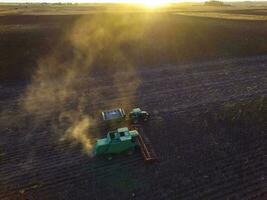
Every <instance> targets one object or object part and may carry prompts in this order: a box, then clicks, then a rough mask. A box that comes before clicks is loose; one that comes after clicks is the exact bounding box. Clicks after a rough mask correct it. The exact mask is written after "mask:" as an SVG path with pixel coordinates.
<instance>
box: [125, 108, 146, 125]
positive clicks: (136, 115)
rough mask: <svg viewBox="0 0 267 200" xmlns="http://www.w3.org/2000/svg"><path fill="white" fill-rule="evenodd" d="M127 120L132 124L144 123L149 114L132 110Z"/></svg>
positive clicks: (136, 109) (139, 110)
mask: <svg viewBox="0 0 267 200" xmlns="http://www.w3.org/2000/svg"><path fill="white" fill-rule="evenodd" d="M129 118H130V120H131V121H132V122H133V123H138V122H144V121H147V120H148V119H149V114H148V112H146V111H143V110H141V109H140V108H134V109H133V110H132V111H131V112H130V114H129Z"/></svg>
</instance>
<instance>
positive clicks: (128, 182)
mask: <svg viewBox="0 0 267 200" xmlns="http://www.w3.org/2000/svg"><path fill="white" fill-rule="evenodd" d="M137 73H138V75H139V77H140V79H141V84H140V86H139V87H138V90H137V91H136V92H135V93H134V94H128V93H127V87H129V85H127V84H125V85H124V87H125V90H124V92H123V93H122V95H120V97H119V98H129V95H131V98H132V99H134V102H135V103H134V105H137V106H140V107H141V108H143V109H144V110H147V111H148V112H149V113H151V116H152V118H151V120H150V121H149V122H148V124H146V125H144V126H143V128H142V129H143V132H144V134H145V135H146V136H147V137H148V138H149V139H150V141H151V143H152V144H153V146H154V149H155V152H156V153H157V155H158V157H159V159H160V160H159V162H156V163H154V164H150V165H147V164H145V163H144V161H143V158H142V155H141V154H140V152H138V151H136V152H135V153H134V154H133V155H127V156H125V155H122V156H118V157H113V159H112V160H105V159H96V158H90V157H88V156H87V155H86V154H82V153H81V147H80V146H79V145H75V144H72V143H70V142H67V141H59V140H58V139H57V136H55V135H54V134H52V132H51V130H52V127H51V126H52V123H51V119H50V117H51V116H49V115H47V116H46V114H45V113H43V114H40V115H39V119H42V123H39V124H38V126H36V125H35V120H36V119H35V117H36V116H35V117H33V116H31V115H30V114H28V113H20V112H22V111H20V109H17V108H18V105H19V104H20V99H19V98H17V97H18V96H19V95H20V94H21V93H23V91H24V89H25V88H26V87H27V83H24V84H23V82H9V83H5V84H1V85H0V86H1V90H0V96H1V101H0V106H1V108H2V109H5V110H7V111H8V113H9V114H8V113H7V114H6V115H5V116H9V117H10V120H12V119H11V118H12V116H20V117H18V118H17V119H18V120H17V121H15V122H12V126H10V127H7V125H6V124H4V125H3V124H1V135H0V147H1V149H0V166H1V167H0V199H6V200H12V199H214V200H215V199H216V200H218V199H247V200H248V199H250V200H252V199H257V200H259V199H262V200H264V199H266V198H267V196H266V195H267V190H266V180H265V179H266V148H265V146H266V142H267V140H266V130H267V129H266V128H267V126H266V120H267V100H266V98H267V57H266V56H258V57H249V58H239V59H228V60H221V61H214V62H202V63H198V64H188V65H165V66H161V67H157V68H153V69H148V68H146V67H144V68H142V67H141V68H140V69H138V71H137ZM124 75H125V74H124V72H121V73H120V74H118V76H124ZM84 78H85V79H86V77H84ZM99 78H100V80H101V74H100V76H99V77H98V76H96V77H95V79H97V80H96V81H99ZM88 79H89V78H88ZM90 79H92V77H90ZM88 87H89V86H88ZM112 87H113V86H110V84H109V82H105V81H104V80H103V83H102V84H101V85H100V86H98V87H97V86H96V88H95V90H106V91H110V90H112V89H113V88H112ZM88 89H89V88H88ZM84 95H85V97H86V96H87V97H88V98H90V94H89V93H88V92H87V93H84ZM116 98H118V97H116V96H114V95H112V94H110V95H107V97H106V99H102V102H101V101H99V102H98V103H99V104H102V103H105V104H107V105H108V104H109V102H110V101H112V102H113V101H114V100H116ZM117 100H118V101H119V102H120V100H121V99H117ZM64 106H69V105H64ZM119 106H122V107H123V105H119ZM2 122H3V121H2Z"/></svg>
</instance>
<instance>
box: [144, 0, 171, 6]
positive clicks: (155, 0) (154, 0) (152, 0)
mask: <svg viewBox="0 0 267 200" xmlns="http://www.w3.org/2000/svg"><path fill="white" fill-rule="evenodd" d="M142 4H144V5H145V6H146V7H148V8H156V7H160V6H163V5H164V4H166V0H165V1H163V0H144V1H142Z"/></svg>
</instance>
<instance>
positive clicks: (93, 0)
mask: <svg viewBox="0 0 267 200" xmlns="http://www.w3.org/2000/svg"><path fill="white" fill-rule="evenodd" d="M153 1H154V2H159V1H160V2H161V3H162V2H166V3H169V2H186V1H189V2H201V1H206V0H0V2H19V3H25V2H30V3H38V2H47V3H57V2H62V3H66V2H73V3H77V2H78V3H103V2H117V3H121V2H128V3H129V2H130V3H134V2H135V3H140V2H153ZM223 1H242V0H223ZM250 1H266V0H250Z"/></svg>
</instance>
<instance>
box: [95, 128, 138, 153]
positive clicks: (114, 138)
mask: <svg viewBox="0 0 267 200" xmlns="http://www.w3.org/2000/svg"><path fill="white" fill-rule="evenodd" d="M138 135H139V133H138V132H137V131H136V130H132V131H129V129H128V128H126V127H124V128H118V129H117V130H116V131H110V132H108V134H107V137H106V138H103V139H98V140H97V142H96V145H95V147H94V151H93V155H95V156H96V155H103V154H120V153H123V152H128V151H131V150H133V149H134V148H135V147H136V145H137V143H136V137H137V136H138Z"/></svg>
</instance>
